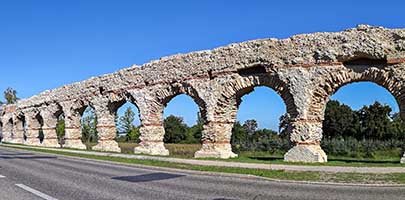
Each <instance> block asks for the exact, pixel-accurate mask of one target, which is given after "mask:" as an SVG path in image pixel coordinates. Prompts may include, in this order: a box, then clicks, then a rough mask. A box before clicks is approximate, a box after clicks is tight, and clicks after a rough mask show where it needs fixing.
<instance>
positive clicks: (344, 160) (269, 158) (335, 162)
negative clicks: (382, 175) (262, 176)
mask: <svg viewBox="0 0 405 200" xmlns="http://www.w3.org/2000/svg"><path fill="white" fill-rule="evenodd" d="M95 144H96V143H89V144H86V146H87V147H88V151H89V150H90V151H92V150H91V148H90V147H91V146H94V145H95ZM118 144H119V146H120V148H121V150H122V153H125V154H134V148H135V147H136V146H138V144H136V143H127V142H120V143H118ZM22 146H24V145H22ZM165 146H166V148H167V149H168V150H169V152H170V156H165V157H173V158H186V159H196V158H193V156H194V153H195V152H196V151H198V150H199V149H200V148H201V144H165ZM400 151H401V150H393V151H392V152H386V151H381V152H377V153H376V154H375V157H374V158H352V157H343V156H333V155H328V162H327V163H288V162H284V158H283V157H284V152H278V153H276V154H272V153H269V152H240V153H239V154H238V155H239V156H238V157H237V158H231V159H217V158H199V159H197V160H221V161H226V162H243V163H261V164H284V165H309V166H347V167H405V165H404V164H400V157H399V156H397V155H398V152H400ZM155 157H161V156H155Z"/></svg>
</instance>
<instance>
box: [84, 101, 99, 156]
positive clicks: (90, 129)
mask: <svg viewBox="0 0 405 200" xmlns="http://www.w3.org/2000/svg"><path fill="white" fill-rule="evenodd" d="M80 114H81V118H80V129H81V133H82V135H81V136H82V137H81V140H82V142H83V144H84V145H86V147H87V149H91V148H92V147H93V146H95V145H97V141H98V132H97V115H96V111H95V109H94V108H93V107H92V106H86V107H84V108H83V110H82V112H80Z"/></svg>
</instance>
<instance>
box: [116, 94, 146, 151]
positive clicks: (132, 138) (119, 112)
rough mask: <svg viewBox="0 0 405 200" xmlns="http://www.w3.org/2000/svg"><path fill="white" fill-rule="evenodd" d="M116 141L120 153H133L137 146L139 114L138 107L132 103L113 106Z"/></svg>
mask: <svg viewBox="0 0 405 200" xmlns="http://www.w3.org/2000/svg"><path fill="white" fill-rule="evenodd" d="M113 110H114V114H115V127H116V131H117V134H116V139H115V140H116V141H117V142H118V145H119V147H120V148H121V152H123V153H133V152H134V148H135V147H136V146H138V144H139V142H140V141H139V137H140V125H141V121H140V113H139V109H138V106H137V105H136V104H135V103H133V101H122V102H119V103H118V104H116V105H115V108H114V109H113Z"/></svg>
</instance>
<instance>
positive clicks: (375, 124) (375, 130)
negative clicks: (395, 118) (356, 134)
mask: <svg viewBox="0 0 405 200" xmlns="http://www.w3.org/2000/svg"><path fill="white" fill-rule="evenodd" d="M391 111H392V109H391V108H390V107H389V106H388V105H382V104H381V103H379V102H375V103H374V104H372V105H370V106H364V107H363V108H361V109H360V110H359V111H358V112H357V113H358V115H359V117H360V121H361V132H362V135H363V136H364V139H377V140H381V139H384V138H385V136H387V135H388V134H390V133H389V132H388V130H390V125H391V119H390V113H391Z"/></svg>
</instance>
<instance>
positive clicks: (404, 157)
mask: <svg viewBox="0 0 405 200" xmlns="http://www.w3.org/2000/svg"><path fill="white" fill-rule="evenodd" d="M401 163H402V164H405V153H404V156H402V159H401Z"/></svg>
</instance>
